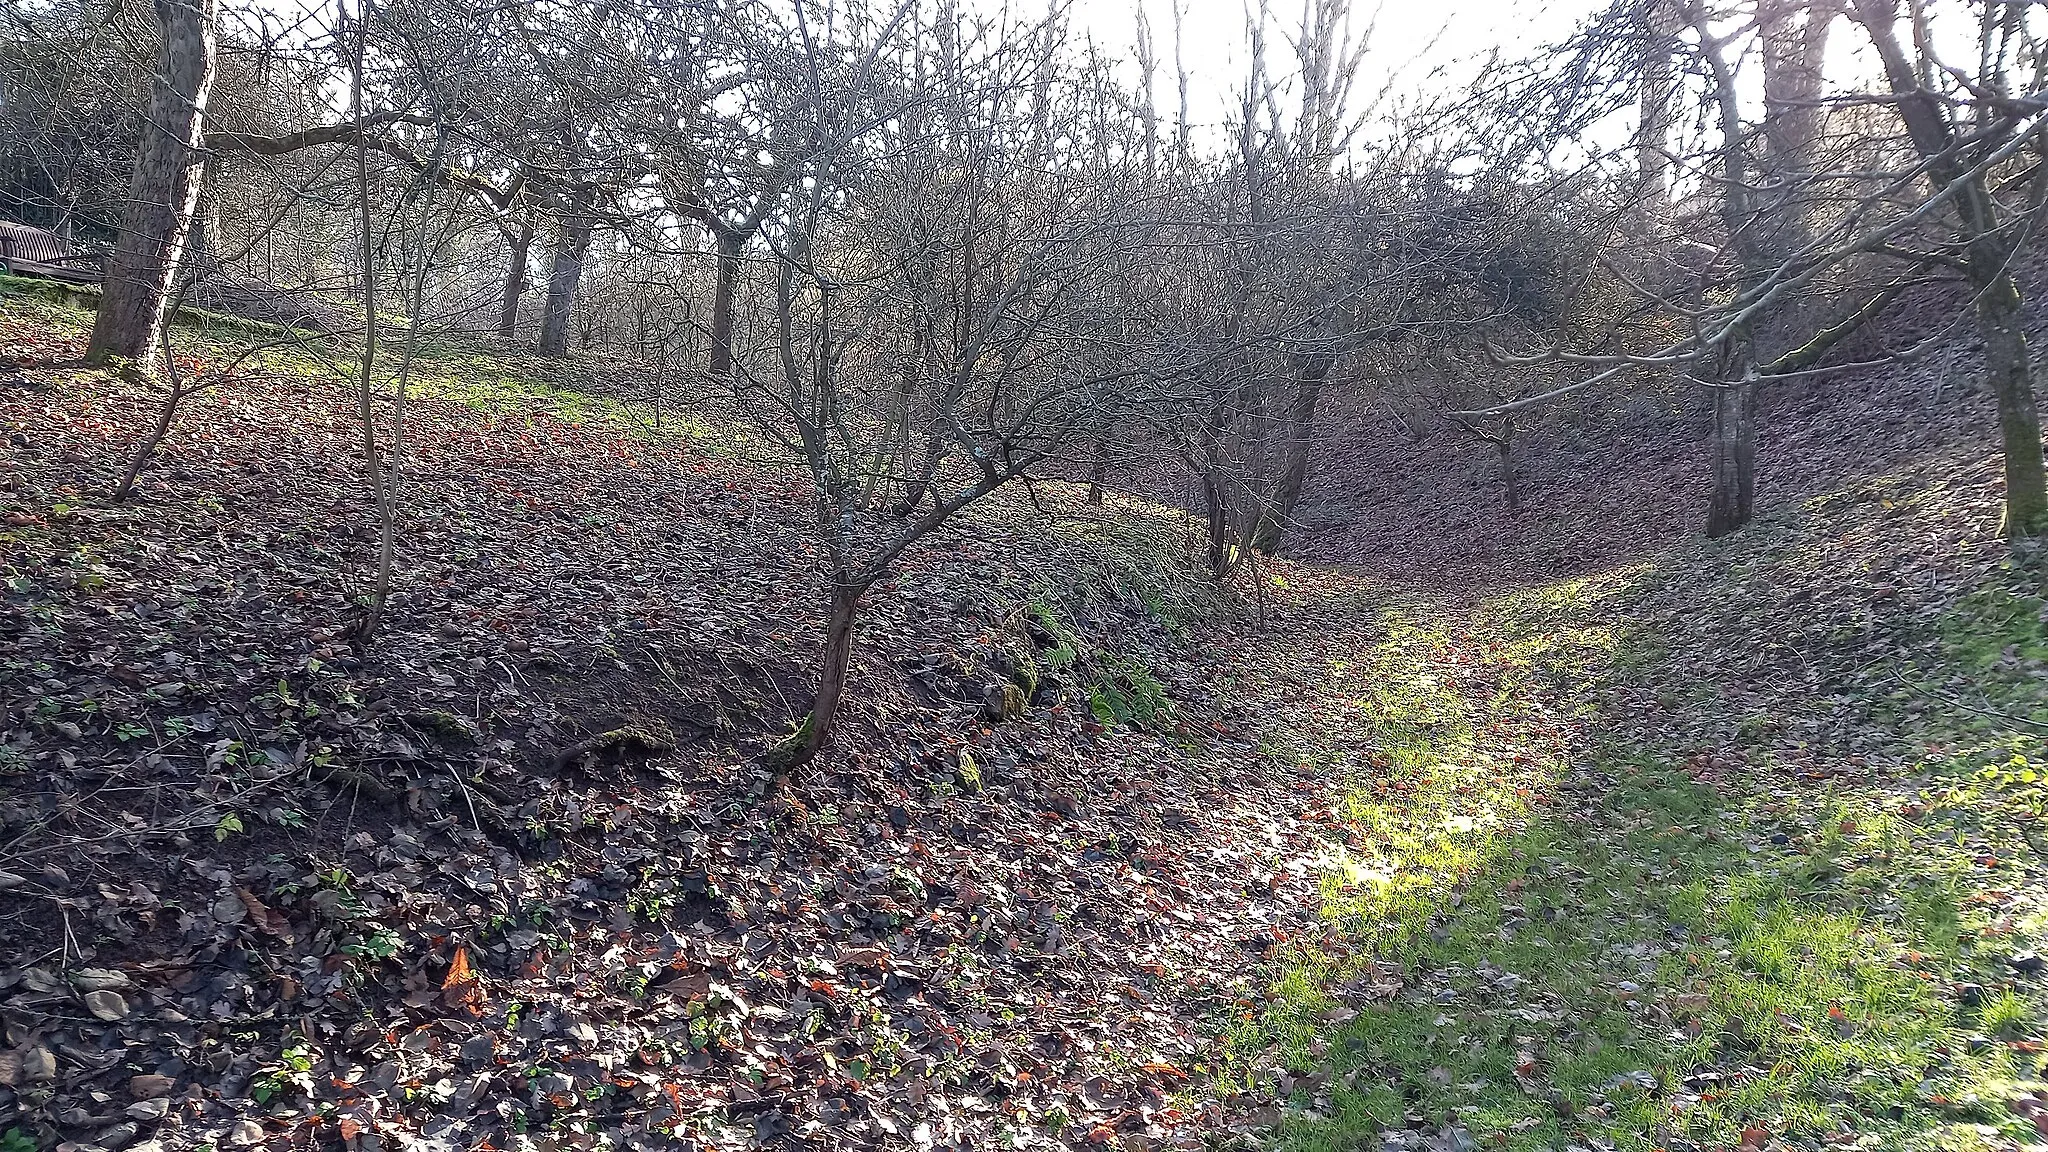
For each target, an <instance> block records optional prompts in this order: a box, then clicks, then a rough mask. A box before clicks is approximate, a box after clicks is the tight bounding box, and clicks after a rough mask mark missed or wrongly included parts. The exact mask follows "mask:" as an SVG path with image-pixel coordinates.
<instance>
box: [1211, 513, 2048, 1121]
mask: <svg viewBox="0 0 2048 1152" xmlns="http://www.w3.org/2000/svg"><path fill="white" fill-rule="evenodd" d="M1880 487H1881V486H1880ZM1847 495H1848V496H1849V497H1850V498H1851V499H1850V502H1851V503H1854V502H1855V501H1856V500H1857V499H1865V498H1867V499H1868V500H1869V503H1871V504H1881V505H1882V507H1884V508H1886V509H1889V508H1890V507H1891V505H1890V503H1889V502H1884V501H1882V500H1881V498H1878V497H1874V496H1872V490H1866V491H1862V492H1852V493H1849V494H1847ZM1836 499H1837V503H1839V502H1840V498H1839V497H1837V498H1836ZM1829 503H1830V502H1829V501H1828V500H1825V499H1824V500H1821V501H1817V502H1815V504H1816V505H1817V506H1818V507H1819V508H1820V509H1823V510H1825V509H1826V508H1827V507H1828V505H1829ZM1900 523H1901V521H1898V520H1893V521H1891V524H1892V525H1893V526H1894V527H1896V526H1898V525H1899V524H1900ZM1841 528H1842V524H1841V521H1840V520H1839V519H1837V518H1831V517H1829V516H1827V515H1826V514H1825V511H1822V512H1819V513H1814V514H1808V515H1802V516H1801V517H1799V518H1798V519H1797V521H1796V522H1795V523H1794V524H1793V525H1792V526H1785V525H1779V526H1777V527H1776V528H1775V529H1764V530H1761V531H1760V532H1759V534H1758V535H1759V537H1760V538H1757V539H1750V540H1745V541H1743V542H1739V543H1734V544H1730V545H1727V546H1724V547H1723V548H1722V549H1721V550H1720V551H1718V552H1709V553H1708V554H1706V555H1691V556H1687V557H1684V560H1685V561H1686V562H1687V563H1688V564H1690V565H1694V566H1696V568H1695V570H1693V571H1692V572H1691V573H1690V574H1689V575H1687V574H1677V575H1674V574H1672V573H1671V572H1668V571H1664V570H1660V569H1658V568H1651V567H1641V568H1636V569H1631V570H1623V571H1619V572H1616V573H1613V574H1610V575H1609V576H1607V577H1602V578H1596V579H1591V580H1580V581H1572V582H1567V583H1562V584H1558V585H1554V586H1550V587H1545V588H1540V589H1537V590H1534V591H1522V592H1515V593H1509V594H1505V595H1497V596H1487V597H1481V598H1480V599H1479V600H1478V602H1477V603H1476V604H1474V605H1472V606H1470V607H1467V608H1463V609H1456V610H1451V609H1444V608H1441V607H1407V608H1401V609H1396V610H1393V611H1392V612H1390V614H1389V620H1390V629H1389V635H1388V638H1387V639H1386V640H1385V641H1383V642H1382V643H1381V644H1380V645H1378V646H1377V647H1376V648H1370V649H1367V650H1365V651H1363V652H1361V655H1360V658H1359V661H1358V664H1357V665H1356V666H1355V667H1354V668H1348V669H1333V672H1334V673H1336V674H1338V675H1339V676H1342V677H1344V678H1345V679H1346V680H1347V682H1348V683H1349V685H1350V686H1351V687H1350V689H1349V690H1350V691H1354V692H1356V693H1357V695H1358V699H1357V701H1356V706H1357V709H1358V718H1357V723H1359V724H1360V725H1362V726H1364V727H1366V728H1368V729H1369V730H1371V731H1372V732H1373V733H1374V742H1375V744H1376V746H1377V752H1376V755H1375V757H1374V758H1373V760H1372V762H1371V763H1370V764H1369V765H1363V766H1358V767H1354V768H1352V769H1351V770H1350V771H1349V772H1348V774H1347V775H1348V776H1349V778H1350V779H1352V780H1353V781H1354V786H1353V788H1352V790H1351V791H1350V792H1349V794H1348V795H1347V796H1346V797H1345V798H1344V799H1343V801H1342V802H1341V803H1340V804H1339V806H1338V812H1339V814H1340V816H1341V817H1342V818H1343V820H1344V823H1345V825H1346V827H1347V828H1348V829H1349V830H1350V836H1349V837H1348V843H1347V845H1346V847H1345V849H1343V850H1342V851H1340V852H1338V853H1337V854H1336V856H1335V858H1334V859H1333V862H1332V866H1331V868H1330V870H1329V872H1328V873H1327V874H1326V878H1325V880H1324V916H1325V918H1326V920H1327V921H1328V923H1329V924H1330V926H1331V929H1332V933H1333V936H1334V941H1335V942H1334V943H1332V942H1330V941H1318V942H1316V943H1315V944H1314V945H1313V946H1308V947H1300V948H1297V949H1296V950H1295V951H1294V952H1293V954H1292V955H1291V956H1290V957H1289V958H1288V960H1287V961H1286V963H1285V965H1284V968H1283V971H1282V974H1281V975H1280V978H1279V979H1278V981H1277V982H1276V984H1275V988H1274V995H1273V998H1272V1000H1271V1002H1270V1003H1269V1004H1267V1005H1265V1006H1263V1007H1259V1008H1255V1009H1252V1010H1248V1011H1246V1012H1245V1013H1244V1014H1243V1017H1242V1020H1241V1022H1240V1024H1239V1025H1238V1026H1237V1027H1236V1028H1235V1029H1234V1030H1233V1031H1232V1032H1231V1034H1230V1035H1229V1038H1228V1050H1229V1054H1230V1061H1229V1064H1228V1065H1227V1067H1228V1069H1229V1072H1228V1074H1227V1075H1226V1076H1225V1077H1224V1078H1223V1079H1224V1085H1225V1090H1226V1091H1229V1090H1245V1091H1249V1092H1252V1093H1254V1094H1260V1093H1272V1094H1277V1095H1279V1096H1281V1097H1283V1098H1285V1100H1286V1101H1287V1105H1286V1106H1285V1107H1283V1108H1281V1109H1278V1110H1276V1111H1275V1112H1274V1113H1273V1115H1272V1119H1273V1120H1274V1121H1275V1122H1276V1123H1277V1133H1278V1136H1277V1145H1278V1147H1280V1148H1283V1149H1289V1150H1296V1149H1298V1150H1303V1152H1307V1150H1321V1149H1346V1148H1356V1147H1361V1146H1363V1147H1382V1146H1383V1147H1386V1148H1389V1149H1394V1148H1428V1149H1467V1148H1491V1147H1507V1148H1521V1149H1551V1148H1561V1147H1602V1148H1604V1147H1610V1146H1612V1147H1618V1148H1643V1149H1649V1148H1665V1149H1674V1148H1684V1149H1693V1148H1765V1147H1771V1148H1776V1147H1874V1148H1888V1149H1889V1148H1997V1147H2008V1146H2012V1145H2013V1144H2032V1143H2034V1142H2035V1141H2037V1140H2038V1139H2039V1138H2040V1136H2041V1135H2042V1134H2044V1133H2048V1105H2044V1104H2043V1103H2042V1100H2043V1098H2044V1094H2042V1093H2041V1091H2040V1089H2041V1088H2042V1084H2041V1080H2040V1077H2041V1075H2042V1069H2043V1060H2044V1056H2043V1054H2044V1052H2048V1045H2044V1042H2043V1007H2044V1001H2043V999H2042V995H2041V987H2040V985H2039V983H2038V981H2037V977H2038V976H2039V975H2040V973H2041V971H2042V968H2043V961H2042V959H2041V958H2040V957H2039V956H2038V955H2037V954H2036V952H2035V951H2034V949H2035V947H2036V945H2037V943H2038V941H2039V938H2040V935H2041V932H2042V929H2043V927H2044V924H2048V921H2044V919H2043V914H2042V897H2043V890H2042V887H2041V881H2042V877H2043V870H2042V866H2041V857H2040V852H2041V849H2042V847H2043V843H2042V836H2043V835H2044V832H2048V829H2043V827H2042V824H2041V820H2042V816H2043V812H2044V803H2048V790H2044V788H2048V746H2044V743H2043V739H2042V738H2043V736H2044V735H2048V683H2044V679H2048V677H2044V670H2048V669H2044V663H2043V658H2044V656H2048V601H2044V600H2043V599H2042V598H2041V596H2040V595H2039V590H2040V576H2041V568H2040V567H2039V566H2038V564H2028V563H2009V564H2005V565H2000V566H1997V567H1995V568H1993V569H1991V570H1989V571H1988V572H1982V575H1983V577H1984V578H1983V582H1982V584H1981V585H1980V586H1978V587H1975V588H1973V589H1970V590H1968V591H1966V592H1964V593H1963V594H1961V595H1959V596H1958V595H1955V594H1954V593H1953V592H1951V593H1949V594H1947V595H1944V596H1941V597H1938V598H1936V599H1933V600H1920V599H1916V598H1914V597H1911V596H1907V597H1904V598H1898V599H1892V600H1890V605H1891V607H1892V608H1894V609H1895V610H1894V611H1889V612H1888V611H1885V610H1883V609H1882V608H1878V609H1877V610H1875V611H1873V612H1871V613H1870V614H1868V615H1867V617H1866V618H1865V619H1864V620H1863V621H1861V622H1847V621H1837V622H1836V623H1834V624H1831V625H1828V626H1825V627H1822V628H1813V627H1811V617H1807V621H1806V623H1807V627H1805V628H1804V629H1802V626H1801V623H1802V621H1801V617H1802V616H1803V615H1804V614H1805V612H1807V611H1810V610H1811V608H1810V607H1809V608H1804V609H1803V608H1802V607H1801V605H1802V603H1803V602H1804V601H1806V600H1807V599H1808V597H1809V596H1810V594H1811V591H1812V589H1811V588H1810V587H1806V588H1802V587H1801V586H1799V585H1797V584H1786V583H1779V582H1778V581H1779V580H1781V579H1782V578H1785V577H1788V576H1790V575H1792V574H1794V573H1796V572H1798V571H1799V570H1800V569H1801V568H1802V567H1805V566H1807V565H1810V564H1811V563H1812V561H1813V559H1814V557H1813V556H1812V555H1811V553H1812V552H1813V551H1814V550H1815V546H1816V544H1820V545H1821V548H1822V550H1826V546H1825V541H1826V540H1827V537H1828V536H1829V535H1831V534H1833V533H1835V532H1838V531H1840V530H1841ZM1688 551H1691V550H1688ZM1832 551H1833V552H1834V553H1836V554H1837V555H1836V556H1831V557H1830V559H1836V558H1837V557H1838V555H1839V553H1840V552H1841V551H1842V550H1841V549H1840V548H1836V549H1833V550H1832ZM1923 559H1925V560H1930V561H1932V563H1931V570H1925V571H1922V572H1921V573H1919V574H1920V575H1923V576H1931V575H1933V574H1934V571H1938V570H1941V569H1942V568H1943V561H1942V560H1941V559H1935V558H1931V557H1930V558H1923ZM1892 561H1897V562H1898V563H1899V566H1900V568H1902V569H1911V568H1912V567H1913V563H1912V561H1910V560H1904V559H1901V558H1896V557H1894V558H1890V559H1889V560H1888V559H1887V558H1883V557H1880V558H1877V565H1878V567H1879V571H1880V576H1884V569H1885V567H1886V566H1887V565H1888V563H1890V562H1892ZM1866 562H1867V560H1866ZM1667 563H1669V561H1667ZM1945 574H1947V575H1953V574H1954V573H1953V570H1949V571H1948V572H1946V573H1945ZM1759 581H1761V583H1759ZM1898 583H1904V581H1900V582H1898ZM1898 583H1895V582H1894V581H1893V580H1892V579H1891V578H1890V577H1885V578H1882V579H1879V580H1876V581H1872V582H1871V583H1870V584H1869V585H1868V586H1866V590H1874V589H1876V588H1879V587H1883V588H1885V589H1888V590H1896V587H1897V586H1898ZM1838 603H1840V602H1838ZM1877 603H1879V604H1883V603H1885V600H1884V599H1882V598H1877ZM1717 611H1719V612H1720V613H1722V614H1723V616H1722V618H1720V619H1715V618H1713V614H1714V613H1716V612H1717ZM1780 613H1783V614H1784V615H1782V616H1781V615H1779V614H1780ZM1802 632H1804V634H1802ZM1730 643H1739V644H1747V645H1748V646H1749V648H1750V649H1751V652H1752V655H1756V654H1760V655H1761V657H1762V658H1761V659H1749V660H1746V661H1745V660H1743V659H1741V658H1739V657H1738V658H1736V659H1733V660H1731V659H1730V655H1731V653H1730V652H1729V651H1728V649H1727V647H1726V646H1727V645H1729V644H1730ZM1809 645H1810V646H1809ZM1737 666H1741V671H1742V673H1743V674H1744V675H1747V676H1756V675H1758V674H1759V673H1762V674H1763V675H1765V676H1767V677H1769V678H1770V679H1772V680H1775V681H1776V683H1775V684H1773V683H1768V682H1766V683H1763V684H1757V683H1754V682H1752V683H1749V684H1731V683H1724V682H1720V681H1717V679H1716V676H1717V675H1719V674H1722V673H1724V672H1727V671H1731V670H1734V669H1735V668H1736V667H1737ZM1759 689H1760V691H1759ZM1361 768H1363V770H1360V769H1361Z"/></svg>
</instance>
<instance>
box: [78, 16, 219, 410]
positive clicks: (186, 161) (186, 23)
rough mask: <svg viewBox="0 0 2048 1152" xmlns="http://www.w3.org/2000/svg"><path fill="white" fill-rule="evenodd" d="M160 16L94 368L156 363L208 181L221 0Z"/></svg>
mask: <svg viewBox="0 0 2048 1152" xmlns="http://www.w3.org/2000/svg"><path fill="white" fill-rule="evenodd" d="M156 12H157V21H158V23H159V25H160V26H161V27H162V29H163V47H162V50H161V52H160V54H159V55H158V57H157V75H156V78H155V80H154V82H153V83H152V84H151V86H150V98H149V112H148V114H147V117H146V118H145V120H144V123H143V127H142V138H141V140H140V141H139V142H138V143H137V144H136V147H135V174H134V176H133V178H132V179H131V180H130V181H129V185H128V202H127V204H126V206H125V207H124V208H123V209H122V212H121V231H120V235H119V237H118V238H117V240H116V241H115V244H114V254H113V255H112V256H111V257H110V258H109V259H108V260H107V272H106V286H105V291H104V294H103V295H102V296H101V297H100V309H99V314H98V316H96V317H95V318H94V320H93V326H92V340H91V342H90V343H89V344H88V345H87V346H86V354H85V358H86V362H87V363H89V364H104V363H106V362H107V361H108V360H110V359H112V358H114V357H122V358H125V359H127V360H129V361H131V362H133V363H134V364H136V365H137V366H138V367H139V368H140V369H142V370H143V371H144V372H147V371H149V370H150V369H151V368H152V367H153V366H154V364H155V361H156V355H157V329H158V328H159V327H160V326H161V325H162V324H163V321H164V309H165V306H166V303H167V301H168V300H169V298H170V292H171V287H172V285H174V284H175V283H176V282H177V277H178V265H179V263H180V262H181V261H182V260H183V259H184V256H185V248H186V244H187V242H188V241H189V240H190V238H191V233H192V216H193V213H194V212H195V211H196V210H197V208H198V205H199V192H200V188H201V187H202V186H203V184H204V171H205V167H206V163H205V156H204V153H203V152H202V151H201V150H200V140H201V137H202V135H203V133H204V132H205V127H206V123H205V121H206V100H207V96H208V94H209V92H210V90H211V89H212V87H213V74H214V52H215V40H214V0H156Z"/></svg>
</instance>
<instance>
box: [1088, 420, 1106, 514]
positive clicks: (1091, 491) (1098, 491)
mask: <svg viewBox="0 0 2048 1152" xmlns="http://www.w3.org/2000/svg"><path fill="white" fill-rule="evenodd" d="M1107 479H1109V434H1108V433H1107V432H1101V431H1098V432H1096V433H1095V457H1094V459H1092V460H1090V461H1089V463H1088V503H1090V504H1093V505H1096V506H1100V505H1101V504H1102V484H1103V481H1105V480H1107Z"/></svg>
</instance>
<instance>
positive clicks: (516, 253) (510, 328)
mask: <svg viewBox="0 0 2048 1152" xmlns="http://www.w3.org/2000/svg"><path fill="white" fill-rule="evenodd" d="M532 250H533V217H532V216H531V215H528V216H526V217H525V218H523V219H521V220H520V221H519V235H517V236H514V237H513V238H512V264H511V267H509V268H507V269H506V270H505V294H504V297H503V299H504V304H503V305H502V306H501V307H500V308H499V310H498V335H500V336H503V337H504V338H505V339H507V340H510V339H511V338H512V337H514V336H517V335H518V334H519V298H520V297H521V296H524V295H525V294H526V257H527V254H528V253H529V252H531V251H532Z"/></svg>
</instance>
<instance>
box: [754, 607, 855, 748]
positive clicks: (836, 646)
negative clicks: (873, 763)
mask: <svg viewBox="0 0 2048 1152" xmlns="http://www.w3.org/2000/svg"><path fill="white" fill-rule="evenodd" d="M866 592H867V589H865V588H861V587H856V586H851V585H846V584H840V585H838V586H836V587H835V588H834V589H833V592H832V615H831V618H830V620H829V621H828V622H827V624H826V626H825V650H824V653H823V655H822V656H821V657H820V659H819V662H818V665H819V666H818V694H817V696H816V697H815V698H813V699H812V701H811V711H810V714H809V715H807V716H805V717H804V720H803V723H802V724H800V725H798V727H797V730H796V731H795V732H794V733H792V734H791V735H790V736H789V737H788V738H786V739H784V740H783V741H782V742H781V743H779V744H777V745H776V746H775V747H774V748H772V749H770V750H769V751H768V755H767V757H766V758H765V760H764V763H765V764H766V765H767V767H768V768H769V770H770V771H772V772H774V773H775V774H776V775H778V776H779V775H785V774H787V773H789V772H793V771H795V770H796V769H798V768H801V767H803V766H804V765H806V764H808V763H810V762H811V761H812V760H813V759H815V758H816V757H817V755H818V753H820V752H822V751H824V750H825V747H826V746H827V745H828V744H830V743H831V742H832V728H833V725H834V724H835V723H837V722H838V719H839V702H840V700H841V699H843V698H844V696H845V693H846V674H847V670H848V668H849V667H850V665H851V663H852V659H853V622H854V618H855V616H856V615H858V613H859V612H860V602H861V597H862V596H863V595H865V594H866Z"/></svg>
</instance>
